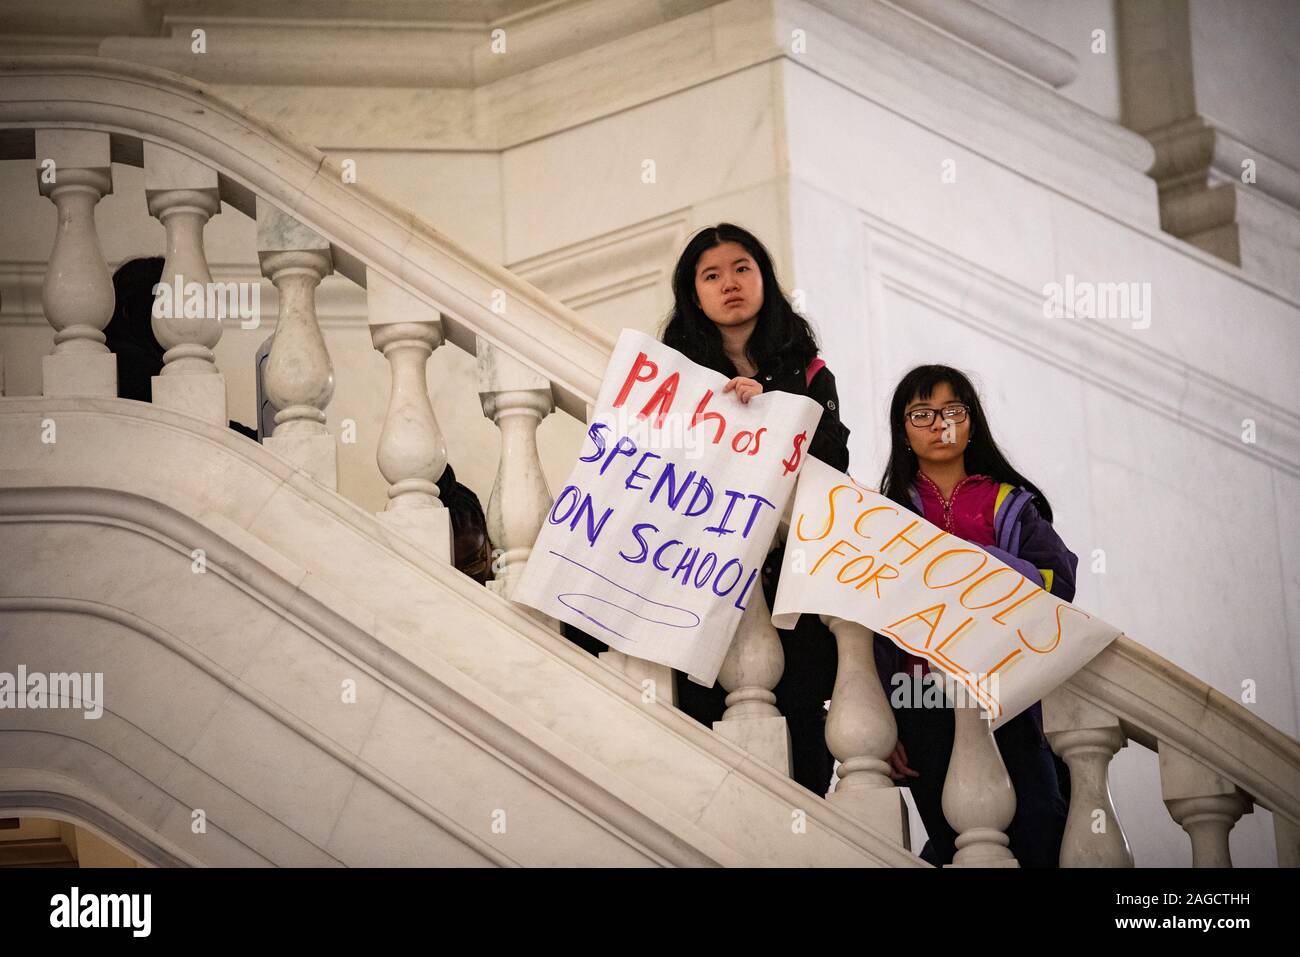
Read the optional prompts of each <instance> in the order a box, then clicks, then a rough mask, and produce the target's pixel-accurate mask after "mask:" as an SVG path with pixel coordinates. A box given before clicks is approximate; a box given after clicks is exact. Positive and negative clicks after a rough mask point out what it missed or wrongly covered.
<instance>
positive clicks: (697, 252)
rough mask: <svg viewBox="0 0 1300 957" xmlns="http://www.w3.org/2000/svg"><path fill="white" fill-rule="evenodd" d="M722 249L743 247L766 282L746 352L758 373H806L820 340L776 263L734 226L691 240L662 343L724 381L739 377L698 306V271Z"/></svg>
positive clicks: (676, 277) (752, 238)
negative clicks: (775, 369) (780, 369)
mask: <svg viewBox="0 0 1300 957" xmlns="http://www.w3.org/2000/svg"><path fill="white" fill-rule="evenodd" d="M723 243H739V244H740V245H741V246H743V247H744V248H745V251H746V252H748V253H749V255H750V258H751V259H753V260H754V263H755V265H757V266H758V273H759V275H760V276H761V277H762V279H763V307H762V308H761V309H759V311H758V316H757V319H758V321H757V322H756V323H755V324H754V331H753V333H752V334H751V335H750V337H749V342H748V344H747V345H746V352H748V354H749V358H750V361H752V362H753V363H754V367H755V368H758V369H768V368H771V367H772V366H774V365H783V366H788V367H795V366H797V368H799V369H801V370H802V369H806V368H807V367H808V364H809V363H810V362H812V361H813V359H815V358H817V336H816V335H815V334H814V333H813V330H812V327H811V326H810V325H808V321H807V320H806V319H804V317H803V316H801V315H799V314H798V313H797V312H795V311H794V307H793V306H791V305H790V301H789V300H788V299H786V297H785V293H784V292H782V290H781V286H780V284H779V283H778V282H777V281H776V271H775V270H774V269H773V268H772V257H771V256H770V255H769V254H768V252H767V249H766V248H765V247H764V246H763V244H762V243H761V242H759V240H758V237H757V236H755V235H754V234H753V233H751V232H750V231H749V230H747V229H742V228H741V227H739V226H736V225H733V224H732V223H718V224H717V225H716V226H707V227H705V228H704V229H701V230H700V231H699V232H697V233H696V234H695V235H694V236H692V237H691V240H690V242H688V243H687V244H686V248H685V249H684V250H682V254H681V256H679V257H678V259H677V265H676V267H674V269H673V309H672V312H670V313H669V314H668V317H667V319H666V320H665V321H664V326H663V330H662V331H661V333H660V336H659V338H660V339H662V340H663V343H664V345H667V346H671V347H672V348H674V349H676V350H677V351H678V352H681V353H682V354H684V355H685V356H687V357H688V358H689V359H691V360H692V361H693V362H698V363H699V364H700V365H702V366H707V367H708V368H710V369H713V370H714V371H715V372H720V373H722V374H723V375H725V376H729V377H730V376H735V375H737V374H738V373H737V371H736V367H735V365H734V364H733V363H732V361H731V360H730V359H728V358H727V354H726V352H724V351H723V348H722V333H720V332H719V331H718V327H717V326H716V325H714V324H713V321H712V320H711V319H709V317H708V316H706V315H705V314H704V310H703V309H701V308H700V306H699V304H698V303H697V302H696V300H695V269H696V267H697V266H698V265H699V262H700V257H701V256H703V255H704V253H705V252H707V251H708V250H710V249H712V248H714V247H715V246H721V245H722V244H723Z"/></svg>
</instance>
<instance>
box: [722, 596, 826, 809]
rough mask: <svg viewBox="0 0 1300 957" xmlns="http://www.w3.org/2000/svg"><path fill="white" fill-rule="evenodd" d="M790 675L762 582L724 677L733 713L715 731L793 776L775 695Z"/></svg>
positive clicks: (786, 727) (751, 600)
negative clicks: (787, 671)
mask: <svg viewBox="0 0 1300 957" xmlns="http://www.w3.org/2000/svg"><path fill="white" fill-rule="evenodd" d="M759 574H760V575H761V574H762V572H761V570H760V573H759ZM784 671H785V651H784V650H782V648H781V636H780V635H779V634H777V630H776V628H774V627H773V625H772V612H771V611H770V610H769V609H768V607H767V598H766V596H765V595H764V594H763V583H762V582H761V581H759V580H758V579H757V578H756V579H755V580H754V586H753V587H752V588H751V589H750V592H749V602H748V604H746V605H745V611H744V613H743V614H742V615H741V616H740V625H739V626H738V627H737V628H736V637H735V638H733V639H732V641H731V645H730V647H729V648H728V649H727V656H726V657H725V658H724V659H723V660H722V669H721V670H720V671H719V672H718V683H719V684H721V685H722V687H723V688H725V689H726V691H727V710H726V711H724V712H723V713H722V720H721V721H715V722H714V723H713V730H714V731H716V732H717V733H718V734H720V735H722V736H723V737H724V738H727V739H728V740H730V741H734V742H735V743H736V744H738V745H740V746H741V747H742V748H744V749H745V750H746V751H748V752H749V753H750V754H752V755H754V757H756V758H758V759H759V760H760V761H762V762H763V763H764V764H766V765H768V766H769V767H772V768H775V769H776V770H777V771H780V772H781V773H782V774H784V775H786V776H789V774H790V773H791V764H790V761H791V758H790V727H789V725H788V724H787V723H786V720H785V718H784V717H783V716H782V714H781V712H780V711H779V710H777V707H776V694H775V693H774V692H773V690H772V689H774V688H775V687H776V684H777V682H778V681H780V680H781V675H782V673H784ZM826 785H827V786H828V787H829V786H830V782H829V781H827V782H826Z"/></svg>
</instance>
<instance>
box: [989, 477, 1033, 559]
mask: <svg viewBox="0 0 1300 957" xmlns="http://www.w3.org/2000/svg"><path fill="white" fill-rule="evenodd" d="M1033 497H1034V495H1033V493H1032V492H1030V491H1029V490H1028V489H1023V488H1018V489H1016V490H1015V491H1014V492H1012V493H1011V494H1010V495H1008V496H1007V500H1006V501H1005V502H1003V503H1002V511H1001V513H1000V514H998V515H997V516H996V517H995V518H994V525H995V526H996V531H995V535H996V537H997V546H998V548H1000V549H1002V550H1003V551H1004V552H1010V553H1011V554H1012V555H1015V554H1016V549H1015V548H1014V547H1013V542H1012V541H1011V538H1012V535H1013V534H1014V532H1015V529H1016V525H1017V523H1018V522H1019V521H1020V513H1021V512H1023V511H1024V510H1025V506H1026V505H1028V504H1029V502H1030V500H1031V499H1032V498H1033Z"/></svg>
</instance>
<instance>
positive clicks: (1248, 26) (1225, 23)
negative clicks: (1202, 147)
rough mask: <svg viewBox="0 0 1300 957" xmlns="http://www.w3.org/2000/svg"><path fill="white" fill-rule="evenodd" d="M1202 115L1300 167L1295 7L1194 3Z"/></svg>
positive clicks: (1281, 0)
mask: <svg viewBox="0 0 1300 957" xmlns="http://www.w3.org/2000/svg"><path fill="white" fill-rule="evenodd" d="M1188 12H1189V14H1190V19H1191V23H1190V27H1191V40H1192V82H1193V85H1194V87H1195V93H1196V109H1197V112H1198V113H1200V114H1201V115H1202V116H1204V117H1206V118H1207V120H1209V121H1210V122H1211V123H1212V125H1214V126H1215V127H1218V128H1220V129H1224V130H1228V131H1229V132H1231V133H1232V134H1233V135H1234V136H1236V137H1237V138H1238V139H1240V140H1242V141H1243V142H1245V143H1249V144H1250V145H1251V146H1254V147H1256V148H1258V149H1260V150H1263V151H1264V152H1265V153H1267V154H1268V155H1270V156H1273V157H1275V158H1276V159H1279V160H1282V161H1283V162H1284V163H1286V164H1287V165H1288V166H1290V167H1291V168H1292V169H1296V168H1300V103H1298V102H1297V97H1296V75H1297V70H1296V51H1297V50H1298V49H1300V6H1297V5H1296V4H1295V3H1294V2H1293V0H1252V2H1250V3H1236V2H1233V0H1189V10H1188Z"/></svg>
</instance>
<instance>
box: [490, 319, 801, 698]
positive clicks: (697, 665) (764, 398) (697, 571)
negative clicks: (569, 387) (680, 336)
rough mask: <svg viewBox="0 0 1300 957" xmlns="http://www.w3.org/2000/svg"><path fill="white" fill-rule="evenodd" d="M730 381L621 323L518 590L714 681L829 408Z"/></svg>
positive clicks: (622, 646) (536, 603)
mask: <svg viewBox="0 0 1300 957" xmlns="http://www.w3.org/2000/svg"><path fill="white" fill-rule="evenodd" d="M726 385H727V380H726V379H725V378H724V377H723V376H721V375H719V374H718V373H716V372H713V371H712V370H709V369H705V368H703V367H702V366H698V365H696V364H695V363H693V362H691V361H690V360H688V359H687V358H685V357H684V356H683V355H681V354H680V353H678V352H676V351H675V350H673V349H670V348H668V347H667V346H665V345H663V344H662V343H660V342H657V341H655V340H654V339H651V338H650V337H649V336H646V335H643V334H642V333H638V332H633V331H631V330H626V331H624V332H623V334H622V336H620V338H619V341H618V345H617V346H616V347H615V350H614V353H613V355H612V356H611V358H610V363H609V369H608V372H607V373H606V377H605V381H604V382H603V383H602V385H601V390H600V395H599V397H598V398H597V402H596V406H595V410H594V413H593V417H592V420H591V423H590V425H589V426H588V429H587V437H586V441H585V442H584V445H583V449H582V452H581V455H580V456H579V460H578V463H577V465H576V466H575V467H574V470H573V473H572V474H571V475H570V478H569V481H568V483H567V484H566V485H565V487H564V488H563V489H562V490H561V491H560V494H559V495H557V496H556V498H555V502H554V504H553V506H552V508H551V511H550V513H549V514H548V516H547V521H546V524H545V525H544V526H543V527H542V530H541V531H540V532H539V533H538V536H537V541H536V543H535V544H534V546H533V550H532V554H531V555H530V557H529V559H528V565H527V566H526V568H525V569H524V574H523V576H522V578H521V579H520V582H519V585H518V586H517V588H516V590H515V593H514V596H513V597H514V600H515V601H518V602H522V603H524V604H527V605H530V606H532V607H534V608H537V609H539V610H541V611H543V612H545V613H546V614H547V615H550V616H552V617H555V618H559V619H561V620H562V621H566V622H568V623H570V624H572V625H575V626H577V627H579V628H582V629H584V630H588V631H591V632H592V634H593V635H595V636H596V637H597V638H600V639H601V640H603V641H605V642H607V643H608V644H609V645H610V646H611V647H613V648H616V649H618V650H619V651H622V652H624V653H626V654H629V655H633V656H635V657H638V658H644V659H646V660H649V661H657V662H660V663H662V664H666V665H669V666H671V667H674V668H677V669H678V670H681V671H684V672H686V673H687V674H688V675H690V676H691V678H692V679H694V680H696V681H698V682H701V683H704V684H707V685H712V684H713V682H714V680H715V679H716V677H717V673H718V669H719V668H720V667H721V665H722V659H723V658H724V657H725V655H726V653H727V648H728V646H729V645H730V643H731V639H732V637H733V636H734V634H735V631H736V627H737V625H738V624H739V622H740V616H741V613H742V612H743V611H744V609H745V607H746V605H747V603H748V600H749V598H750V596H751V595H752V594H753V590H754V588H755V587H757V586H758V581H757V579H758V575H759V569H760V567H761V564H762V560H763V558H764V556H766V554H767V552H768V550H769V548H770V547H771V544H772V539H773V537H774V535H775V534H776V528H777V523H778V521H779V519H780V515H781V513H782V512H783V511H784V509H785V506H786V503H787V501H788V500H789V497H790V495H791V494H792V492H793V491H794V483H795V478H796V476H797V474H798V470H799V464H800V463H799V458H800V455H799V452H798V447H799V446H798V444H797V439H798V438H799V436H800V435H801V434H802V435H803V436H804V437H805V438H806V436H808V435H811V434H812V433H813V431H814V430H815V429H816V427H817V421H818V419H819V418H820V416H821V408H820V406H818V405H817V403H816V402H814V401H813V400H811V399H808V398H804V397H802V396H794V395H789V394H786V393H773V394H767V395H764V394H755V395H753V396H752V397H751V398H750V399H749V401H748V402H740V401H736V399H735V398H733V397H732V396H730V395H725V394H723V393H724V389H725V387H726ZM760 390H761V387H760ZM792 445H793V446H794V447H795V449H796V452H795V454H794V456H793V457H791V456H789V454H788V453H789V450H790V448H791V447H792ZM783 455H784V456H786V458H785V459H783V458H782V456H783Z"/></svg>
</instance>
